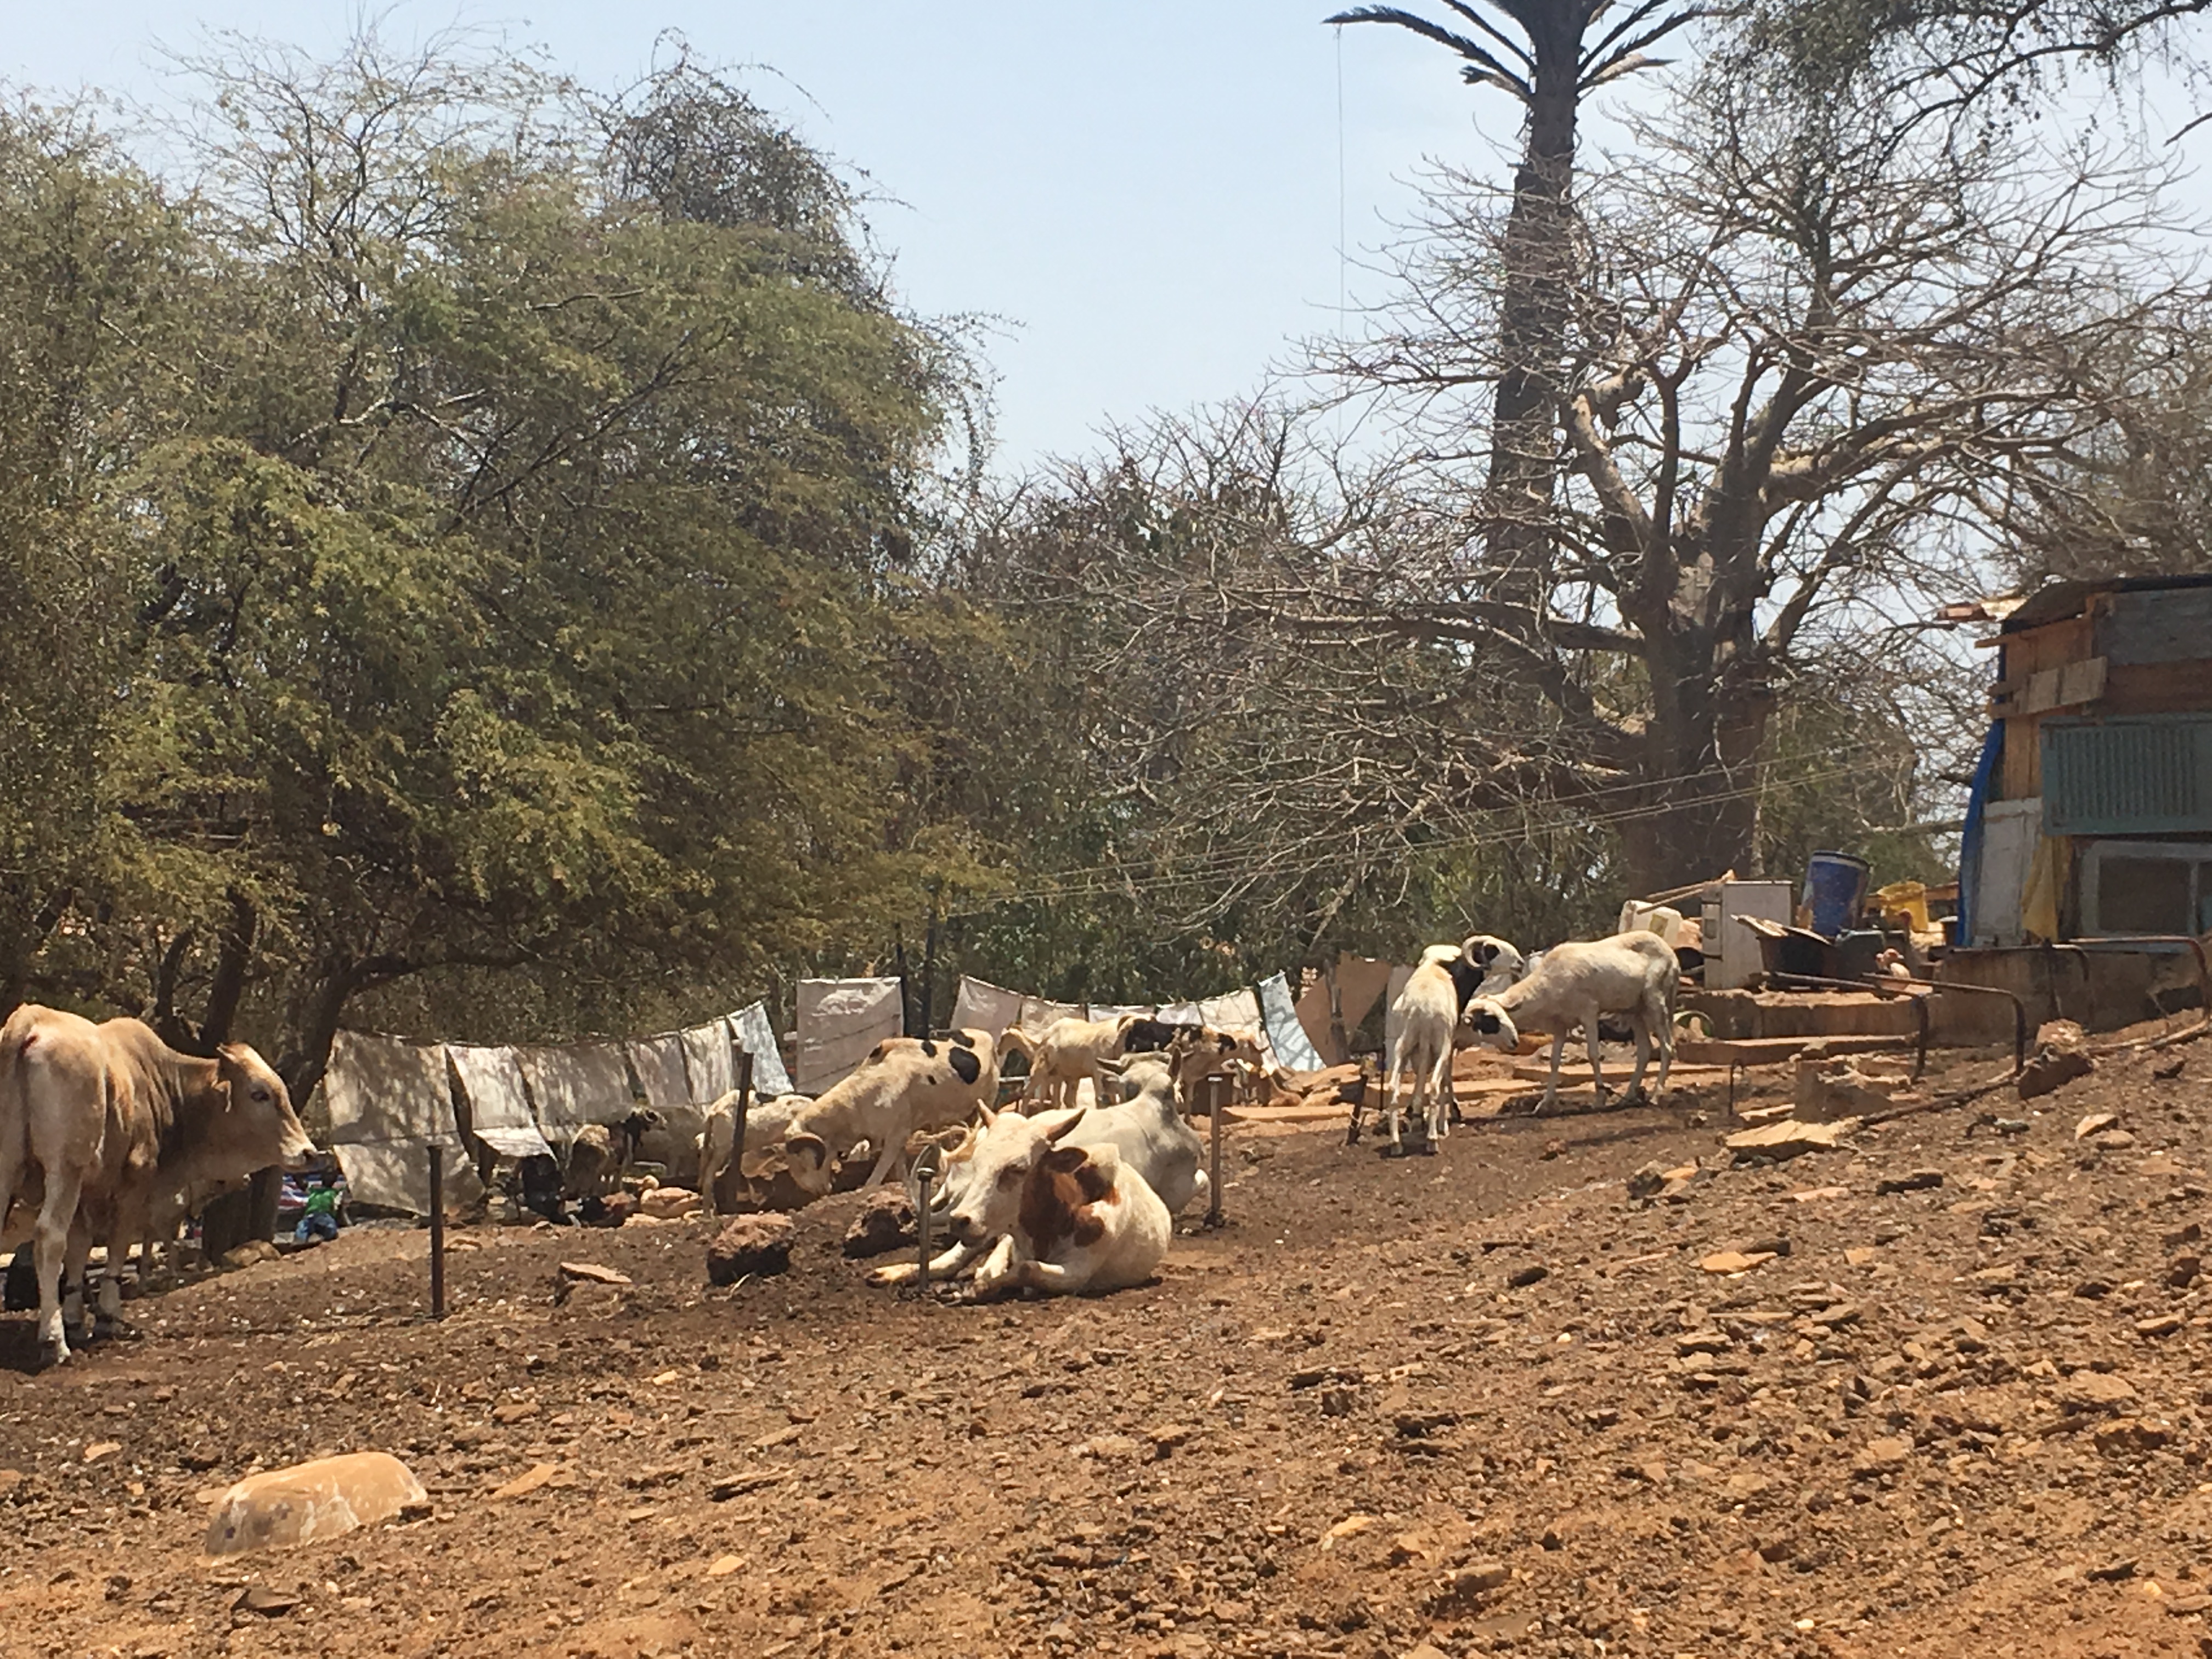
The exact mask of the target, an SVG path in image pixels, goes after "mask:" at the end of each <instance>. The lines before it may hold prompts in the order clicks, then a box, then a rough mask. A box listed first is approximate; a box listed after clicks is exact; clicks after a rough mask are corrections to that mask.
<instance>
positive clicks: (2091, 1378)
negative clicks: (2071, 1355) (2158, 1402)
mask: <svg viewBox="0 0 2212 1659" xmlns="http://www.w3.org/2000/svg"><path fill="white" fill-rule="evenodd" d="M2135 1400H2136V1391H2135V1388H2134V1385H2133V1384H2131V1383H2130V1382H2129V1381H2128V1380H2127V1378H2125V1377H2124V1376H2119V1375H2118V1374H2117V1373H2113V1372H2109V1371H2076V1372H2075V1373H2074V1375H2073V1376H2069V1377H2068V1378H2067V1379H2066V1380H2065V1381H2064V1382H2063V1383H2062V1384H2060V1386H2059V1390H2058V1407H2059V1409H2060V1410H2061V1411H2064V1412H2067V1413H2071V1414H2073V1415H2075V1416H2087V1415H2090V1414H2093V1413H2094V1414H2100V1415H2101V1414H2104V1413H2114V1412H2118V1411H2119V1410H2121V1409H2122V1408H2123V1407H2128V1406H2132V1405H2133V1404H2134V1403H2135Z"/></svg>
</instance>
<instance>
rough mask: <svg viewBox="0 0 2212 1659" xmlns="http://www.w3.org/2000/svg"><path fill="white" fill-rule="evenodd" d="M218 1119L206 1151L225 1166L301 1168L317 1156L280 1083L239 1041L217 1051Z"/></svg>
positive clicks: (258, 1057) (262, 1060)
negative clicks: (211, 1152)
mask: <svg viewBox="0 0 2212 1659" xmlns="http://www.w3.org/2000/svg"><path fill="white" fill-rule="evenodd" d="M215 1087H216V1096H217V1097H218V1099H217V1115H216V1124H215V1126H214V1127H213V1131H212V1140H213V1145H212V1146H211V1148H210V1150H213V1151H216V1152H219V1153H220V1154H221V1156H222V1161H223V1162H224V1163H226V1164H235V1165H236V1166H237V1167H238V1168H240V1169H243V1170H265V1169H267V1168H268V1167H269V1166H270V1164H281V1165H282V1166H283V1168H285V1169H287V1170H304V1169H306V1168H307V1165H308V1164H310V1163H311V1162H313V1160H314V1159H315V1158H319V1157H320V1156H321V1154H320V1153H319V1152H316V1150H315V1143H314V1142H313V1141H312V1140H310V1139H308V1138H307V1131H306V1130H305V1129H303V1128H301V1127H300V1118H299V1115H298V1114H297V1113H295V1111H293V1109H292V1097H291V1095H290V1093H289V1091H286V1089H285V1087H284V1079H283V1078H281V1077H278V1076H277V1075H276V1073H275V1072H273V1071H271V1070H270V1066H269V1062H268V1061H266V1060H264V1059H262V1058H261V1056H260V1055H259V1054H255V1053H254V1052H253V1050H252V1049H251V1048H247V1047H246V1045H245V1044H244V1043H242V1042H226V1043H224V1044H223V1045H222V1047H221V1048H217V1049H216V1080H215Z"/></svg>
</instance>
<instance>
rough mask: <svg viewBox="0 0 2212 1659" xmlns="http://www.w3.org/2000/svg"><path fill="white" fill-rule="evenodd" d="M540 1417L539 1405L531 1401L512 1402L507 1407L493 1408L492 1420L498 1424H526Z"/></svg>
mask: <svg viewBox="0 0 2212 1659" xmlns="http://www.w3.org/2000/svg"><path fill="white" fill-rule="evenodd" d="M537 1415H538V1404H537V1402H536V1401H531V1400H510V1401H507V1403H506V1404H505V1405H502V1406H494V1407H492V1408H491V1420H492V1421H493V1422H495V1423H498V1424H502V1425H505V1424H511V1423H526V1422H527V1421H529V1420H530V1419H532V1418H533V1417H535V1416H537Z"/></svg>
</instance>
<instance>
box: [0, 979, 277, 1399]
mask: <svg viewBox="0 0 2212 1659" xmlns="http://www.w3.org/2000/svg"><path fill="white" fill-rule="evenodd" d="M315 1155H316V1154H315V1145H314V1142H313V1141H312V1140H310V1139H307V1131H306V1130H305V1129H303V1128H301V1127H300V1120H299V1118H298V1117H297V1116H296V1115H295V1114H294V1112H293V1110H292V1101H291V1097H290V1096H289V1094H287V1093H286V1092H285V1089H284V1082H283V1079H281V1078H279V1077H278V1076H277V1075H276V1073H275V1072H273V1071H271V1070H270V1068H269V1066H268V1065H267V1064H266V1063H265V1062H264V1060H262V1058H261V1056H260V1055H259V1054H256V1053H254V1052H253V1050H252V1049H251V1048H247V1047H246V1046H245V1045H244V1044H243V1043H227V1044H225V1045H223V1046H222V1048H220V1049H219V1050H217V1053H216V1058H215V1059H213V1060H196V1059H194V1058H192V1057H191V1056H190V1055H188V1054H178V1053H176V1052H175V1051H174V1050H173V1049H172V1048H169V1047H168V1046H167V1044H166V1043H164V1042H162V1041H161V1038H159V1037H158V1036H155V1035H154V1032H153V1030H152V1029H151V1028H150V1027H149V1026H147V1025H145V1024H142V1023H141V1022H140V1021H137V1020H135V1019H111V1020H109V1021H107V1022H106V1024H101V1025H94V1024H93V1023H92V1022H91V1021H90V1020H88V1019H85V1018H82V1017H81V1016H79V1015H76V1014H71V1013H64V1012H60V1011H58V1010H57V1009H52V1008H41V1007H39V1006H35V1005H33V1004H26V1005H25V1006H22V1007H20V1008H18V1009H16V1010H15V1012H14V1013H13V1014H11V1015H9V1018H8V1022H7V1024H4V1025H0V1225H4V1223H5V1220H6V1218H7V1212H8V1210H9V1206H10V1205H11V1204H12V1203H13V1202H14V1201H15V1199H16V1198H17V1197H19V1196H21V1198H22V1199H23V1200H24V1202H25V1203H26V1205H27V1206H35V1208H36V1210H37V1212H38V1219H37V1222H36V1223H35V1225H34V1226H33V1233H32V1241H33V1256H34V1259H35V1261H36V1267H37V1272H38V1276H39V1342H40V1347H41V1348H42V1349H43V1350H44V1352H45V1354H46V1357H47V1358H49V1359H51V1360H52V1362H54V1363H56V1364H59V1363H60V1362H62V1361H64V1360H66V1359H67V1358H69V1352H70V1351H69V1343H68V1341H67V1340H66V1338H65V1336H64V1332H63V1328H62V1310H61V1285H62V1281H63V1277H64V1268H66V1270H67V1277H68V1279H69V1282H70V1285H72V1286H76V1285H82V1281H83V1278H84V1267H85V1262H86V1261H87V1259H88V1256H89V1255H90V1253H91V1247H92V1245H93V1243H94V1241H95V1240H97V1241H98V1242H100V1243H103V1244H105V1245H106V1248H107V1267H106V1280H105V1282H104V1284H103V1285H102V1286H101V1293H100V1301H101V1306H102V1310H103V1311H105V1312H107V1313H108V1314H110V1315H111V1316H112V1313H113V1311H114V1310H115V1307H116V1304H117V1302H118V1299H119V1296H118V1293H119V1288H120V1287H119V1284H118V1273H119V1272H120V1269H121V1266H122V1258H123V1257H124V1256H125V1255H127V1254H128V1253H129V1249H130V1246H131V1243H132V1242H133V1241H137V1240H143V1239H145V1238H147V1237H150V1236H151V1233H152V1231H153V1228H154V1225H155V1217H156V1216H157V1215H158V1214H160V1213H161V1212H162V1211H163V1210H164V1209H166V1208H167V1207H169V1206H172V1205H173V1203H174V1201H175V1197H176V1195H177V1194H180V1193H189V1192H191V1191H192V1190H193V1189H195V1188H201V1187H205V1186H208V1185H210V1184H213V1183H215V1182H222V1181H228V1180H234V1179H236V1178H237V1177H238V1176H243V1175H248V1174H251V1173H252V1171H254V1170H261V1169H266V1168H268V1167H269V1166H270V1165H271V1164H281V1165H283V1167H285V1168H286V1169H291V1170H297V1169H301V1168H303V1167H305V1166H306V1164H307V1162H308V1160H309V1159H311V1158H313V1157H314V1156H315ZM34 1194H35V1195H34Z"/></svg>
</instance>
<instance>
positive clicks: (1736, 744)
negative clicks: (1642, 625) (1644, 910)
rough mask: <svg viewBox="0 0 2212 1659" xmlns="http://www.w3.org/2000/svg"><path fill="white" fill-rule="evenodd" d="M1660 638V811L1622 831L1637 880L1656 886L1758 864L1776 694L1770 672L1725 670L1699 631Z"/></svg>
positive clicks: (1656, 679) (1650, 798)
mask: <svg viewBox="0 0 2212 1659" xmlns="http://www.w3.org/2000/svg"><path fill="white" fill-rule="evenodd" d="M1647 638H1650V635H1648V634H1647ZM1651 646H1652V651H1651V655H1650V659H1649V663H1650V673H1651V701H1652V714H1651V722H1650V726H1649V727H1648V728H1647V729H1646V732H1645V739H1644V767H1643V770H1644V777H1645V778H1646V779H1647V780H1649V781H1648V783H1647V785H1646V787H1645V788H1644V791H1642V792H1641V793H1640V795H1639V798H1638V806H1639V807H1640V808H1642V809H1644V811H1646V812H1648V813H1649V815H1650V816H1648V817H1638V818H1633V819H1631V820H1630V821H1629V822H1628V823H1627V824H1626V825H1625V826H1624V828H1623V829H1622V832H1621V846H1622V853H1623V855H1624V857H1625V859H1626V863H1627V866H1628V881H1629V886H1630V888H1631V890H1632V892H1634V893H1639V894H1640V893H1656V892H1663V891H1665V890H1667V889H1668V888H1671V887H1682V886H1686V885H1688V884H1690V883H1692V882H1695V881H1703V880H1705V879H1706V878H1709V877H1712V876H1717V875H1719V874H1720V873H1721V872H1723V871H1724V870H1729V869H1733V870H1735V872H1737V873H1738V874H1739V875H1753V874H1756V873H1757V872H1758V869H1759V861H1758V846H1757V836H1758V829H1759V800H1758V795H1757V793H1756V790H1757V786H1758V783H1759V771H1758V763H1759V755H1760V751H1761V750H1763V749H1764V748H1765V742H1766V727H1767V720H1768V717H1769V715H1770V714H1771V711H1772V708H1773V698H1772V695H1771V692H1770V691H1769V690H1768V689H1767V687H1766V686H1765V684H1764V683H1763V682H1759V681H1755V680H1737V679H1732V678H1729V677H1728V676H1726V675H1725V674H1717V673H1715V672H1714V671H1712V668H1711V651H1710V648H1708V647H1705V645H1704V643H1703V642H1702V641H1698V640H1696V639H1694V638H1691V639H1685V638H1684V637H1683V636H1682V635H1680V634H1679V633H1674V634H1671V635H1670V634H1666V633H1662V635H1660V636H1659V637H1658V638H1656V639H1653V640H1651Z"/></svg>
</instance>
